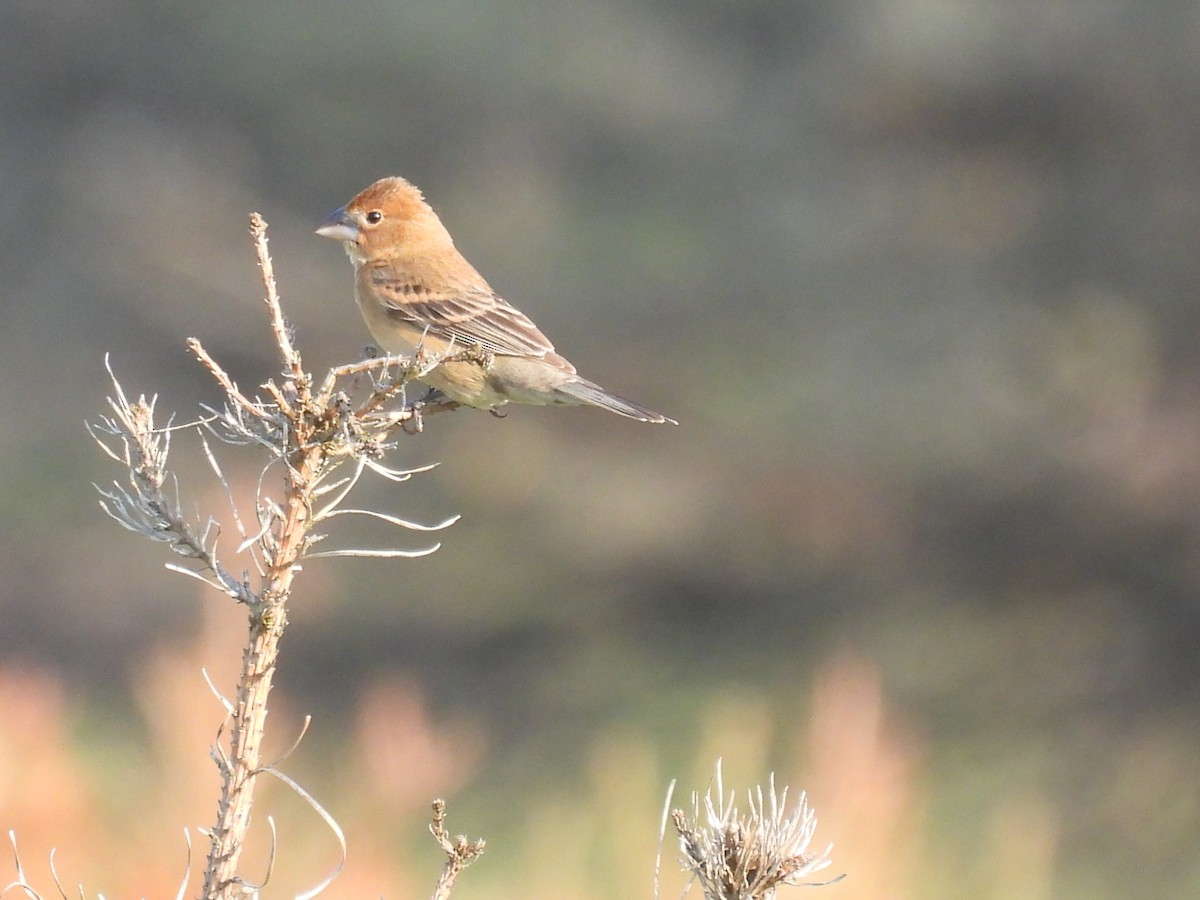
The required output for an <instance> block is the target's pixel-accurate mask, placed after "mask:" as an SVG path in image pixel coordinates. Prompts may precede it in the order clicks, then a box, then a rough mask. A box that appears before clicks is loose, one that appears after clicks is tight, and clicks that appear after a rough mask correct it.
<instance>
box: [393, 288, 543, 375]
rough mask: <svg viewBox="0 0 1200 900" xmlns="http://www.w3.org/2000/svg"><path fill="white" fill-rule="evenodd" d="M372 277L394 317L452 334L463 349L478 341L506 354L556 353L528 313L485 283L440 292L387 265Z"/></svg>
mask: <svg viewBox="0 0 1200 900" xmlns="http://www.w3.org/2000/svg"><path fill="white" fill-rule="evenodd" d="M370 279H371V284H372V285H373V286H374V288H375V289H376V290H377V291H378V292H379V294H380V295H381V296H382V297H383V298H384V299H385V302H386V306H387V312H388V315H389V316H390V317H394V318H395V319H396V320H398V321H402V322H405V323H407V324H410V325H413V326H416V327H417V328H419V329H421V330H425V329H428V330H429V332H430V333H431V334H435V335H438V336H440V337H444V338H447V339H450V338H453V339H454V341H455V343H457V344H461V345H462V346H463V349H466V348H469V347H474V346H476V345H478V346H480V347H482V348H483V349H484V350H486V351H488V352H489V353H495V354H499V355H503V356H533V357H545V356H547V355H549V354H553V353H554V345H553V344H551V343H550V341H549V340H548V339H547V337H546V336H545V335H544V334H542V333H541V331H539V330H538V327H537V326H536V325H534V324H533V322H532V321H531V320H530V318H529V317H528V316H527V315H525V313H523V312H521V311H520V310H519V309H517V308H516V307H514V306H512V305H511V304H509V303H508V302H507V301H505V300H504V299H503V298H502V297H498V296H497V295H496V294H495V293H494V292H493V291H492V290H491V289H490V288H487V287H486V286H485V287H484V288H476V287H465V288H461V289H457V290H453V291H450V290H438V289H434V288H430V287H429V286H427V285H425V284H422V283H421V282H420V281H418V280H416V279H414V278H412V277H411V276H407V275H402V274H400V273H398V272H396V271H395V270H394V269H391V268H388V267H381V268H376V269H374V270H372V272H371V275H370Z"/></svg>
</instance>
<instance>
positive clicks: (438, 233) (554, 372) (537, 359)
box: [317, 178, 678, 425]
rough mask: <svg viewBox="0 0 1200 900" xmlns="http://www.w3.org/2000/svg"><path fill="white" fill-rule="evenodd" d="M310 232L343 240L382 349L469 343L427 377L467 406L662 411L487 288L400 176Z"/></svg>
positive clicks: (641, 416)
mask: <svg viewBox="0 0 1200 900" xmlns="http://www.w3.org/2000/svg"><path fill="white" fill-rule="evenodd" d="M317 234H319V235H323V236H324V237H329V238H333V239H335V240H339V241H343V242H344V243H345V247H346V253H347V254H348V255H349V256H350V260H351V262H353V263H354V295H355V299H356V300H357V301H358V308H359V309H360V310H361V311H362V315H363V318H364V319H365V320H366V323H367V328H368V329H369V330H370V332H371V335H372V337H374V339H375V341H376V342H377V343H378V344H379V345H380V347H382V348H383V349H384V350H386V351H387V352H388V353H406V354H407V353H412V352H413V351H414V350H415V349H416V348H417V347H418V346H421V347H423V348H424V349H425V351H426V352H429V353H434V354H446V353H449V354H450V355H452V356H453V355H458V354H462V353H463V352H464V351H466V352H467V353H466V355H467V356H470V355H471V353H470V351H474V353H475V355H476V358H468V359H457V360H447V361H446V362H443V363H441V364H439V365H438V366H437V367H436V368H434V369H433V370H432V371H431V372H429V373H428V374H427V375H426V376H425V377H424V380H425V381H426V382H427V383H428V384H429V385H430V387H434V388H437V389H438V390H439V391H441V392H442V393H443V394H445V395H446V396H447V397H448V398H450V399H451V400H453V401H456V402H457V403H460V404H462V405H464V406H472V407H475V408H477V409H489V410H494V409H496V408H497V407H500V406H504V405H505V404H506V403H528V404H532V405H535V406H547V405H550V404H566V405H569V406H599V407H600V408H602V409H607V410H610V411H611V412H615V413H618V414H619V415H622V416H628V417H629V418H631V419H638V420H639V421H642V422H670V423H671V424H673V425H675V424H678V423H677V422H675V420H674V419H668V418H667V417H666V416H664V415H662V414H661V413H656V412H654V411H653V410H649V409H647V408H646V407H644V406H641V405H640V404H637V403H634V402H633V401H631V400H626V399H624V398H622V397H618V396H617V395H616V394H611V393H609V392H608V391H606V390H605V389H604V388H602V387H600V385H598V384H594V383H592V382H590V381H588V380H587V379H585V378H581V377H580V376H579V375H577V374H576V373H575V367H574V366H573V365H571V364H570V363H569V362H567V360H566V359H564V358H563V357H561V356H559V355H558V354H557V353H556V352H555V351H554V345H553V344H551V343H550V341H549V340H547V339H546V336H545V335H544V334H542V332H541V331H539V330H538V327H537V326H536V325H534V324H533V322H532V321H530V319H529V317H528V316H526V315H525V314H524V313H523V312H521V311H520V310H519V309H517V308H516V307H514V306H512V305H510V304H509V303H507V302H506V301H505V300H503V299H502V298H501V297H500V296H499V295H497V294H496V292H495V291H493V290H492V289H491V287H490V286H489V285H488V283H487V282H486V281H484V280H483V276H482V275H480V274H479V273H478V272H476V271H475V268H474V267H473V266H472V265H471V264H470V263H469V262H467V260H466V259H465V258H464V257H463V255H462V254H461V253H459V252H458V250H457V249H456V248H455V246H454V241H453V240H452V239H451V238H450V233H449V232H448V231H447V230H446V227H445V226H444V225H442V222H441V220H440V219H439V218H438V217H437V214H436V213H435V212H434V211H433V210H432V209H431V208H430V207H429V204H428V203H426V202H425V198H424V197H422V196H421V192H420V191H419V190H418V189H417V188H415V187H414V186H413V185H411V184H409V183H408V182H407V181H405V180H404V179H403V178H384V179H381V180H380V181H377V182H375V183H374V184H373V185H371V186H370V187H368V188H367V189H366V190H364V191H363V192H362V193H360V194H359V195H358V196H356V197H355V198H354V199H353V200H351V201H350V202H349V203H347V204H346V205H345V206H343V207H342V208H341V209H339V210H337V211H336V212H334V213H333V214H331V215H330V216H329V218H327V219H326V220H325V222H324V223H323V224H322V225H321V227H320V228H318V229H317Z"/></svg>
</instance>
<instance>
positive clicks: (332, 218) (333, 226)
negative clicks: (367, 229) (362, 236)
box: [317, 206, 358, 241]
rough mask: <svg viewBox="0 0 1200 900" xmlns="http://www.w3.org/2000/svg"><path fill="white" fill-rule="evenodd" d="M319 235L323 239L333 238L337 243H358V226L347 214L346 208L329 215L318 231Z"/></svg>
mask: <svg viewBox="0 0 1200 900" xmlns="http://www.w3.org/2000/svg"><path fill="white" fill-rule="evenodd" d="M317 234H319V235H321V237H327V238H333V239H334V240H335V241H357V240H358V226H357V225H355V224H354V220H353V219H351V218H350V216H349V215H348V214H347V213H346V207H344V206H343V207H342V208H341V209H339V210H335V211H334V212H332V213H330V214H329V218H327V219H326V220H325V221H324V222H322V223H321V227H320V228H318V229H317Z"/></svg>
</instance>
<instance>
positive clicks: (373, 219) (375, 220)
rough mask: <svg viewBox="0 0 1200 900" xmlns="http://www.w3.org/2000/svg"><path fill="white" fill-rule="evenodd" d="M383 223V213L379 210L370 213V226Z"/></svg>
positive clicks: (368, 222)
mask: <svg viewBox="0 0 1200 900" xmlns="http://www.w3.org/2000/svg"><path fill="white" fill-rule="evenodd" d="M382 221H383V213H381V212H380V211H379V210H377V209H373V210H371V211H370V212H369V213H367V224H368V225H378V224H379V223H380V222H382Z"/></svg>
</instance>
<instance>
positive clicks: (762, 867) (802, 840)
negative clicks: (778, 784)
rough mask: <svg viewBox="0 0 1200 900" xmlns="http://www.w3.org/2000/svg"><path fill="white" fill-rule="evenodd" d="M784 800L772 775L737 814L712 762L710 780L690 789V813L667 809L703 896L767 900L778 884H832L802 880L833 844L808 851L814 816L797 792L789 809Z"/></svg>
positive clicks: (826, 862)
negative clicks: (713, 774)
mask: <svg viewBox="0 0 1200 900" xmlns="http://www.w3.org/2000/svg"><path fill="white" fill-rule="evenodd" d="M787 800H788V789H787V788H786V787H785V788H784V789H783V791H782V792H777V791H776V790H775V776H774V775H772V776H771V777H770V780H769V781H768V783H767V789H766V791H765V792H764V790H763V788H762V786H761V785H759V786H758V787H756V788H754V789H753V790H750V791H748V792H747V801H748V806H749V813H747V814H746V815H742V814H741V813H740V812H739V811H738V809H737V807H736V806H734V796H733V792H732V791H731V792H730V793H729V794H728V795H726V794H725V791H724V787H723V785H722V782H721V764H720V762H719V761H718V763H717V773H716V779H715V781H714V784H713V785H712V786H710V787H709V789H708V791H707V792H706V793H705V794H704V796H703V797H701V796H700V795H699V794H697V793H693V794H692V813H691V816H690V817H689V816H688V814H687V813H685V812H684V811H683V810H681V809H676V810H673V811H672V813H671V820H672V821H673V822H674V824H675V830H676V831H677V832H678V833H679V843H680V846H681V848H682V850H683V860H682V862H683V866H684V868H685V869H686V870H688V871H690V872H691V873H692V875H693V877H694V878H695V879H696V880H697V881H699V882H700V887H701V889H702V890H703V891H704V896H705V898H707V900H769V898H772V897H774V896H775V889H776V888H777V887H779V886H780V885H791V886H793V887H816V886H818V885H820V884H831V883H832V882H811V881H806V880H805V879H808V878H809V877H811V876H812V875H814V874H815V873H817V872H820V871H821V870H822V869H824V868H826V867H827V866H829V864H830V860H829V852H830V851H831V850H832V849H833V845H832V844H830V845H829V846H827V847H826V848H825V849H824V850H822V851H821V852H820V853H815V854H814V853H809V852H808V845H809V843H810V842H811V841H812V836H813V832H814V831H815V830H816V827H817V819H816V816H815V814H814V813H813V811H812V810H811V809H810V808H809V805H808V800H807V797H806V796H805V794H804V793H803V792H802V793H801V794H800V796H799V799H798V800H797V802H796V804H795V806H794V808H793V809H792V810H791V811H790V812H789V811H788V807H787ZM834 880H838V879H834Z"/></svg>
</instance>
